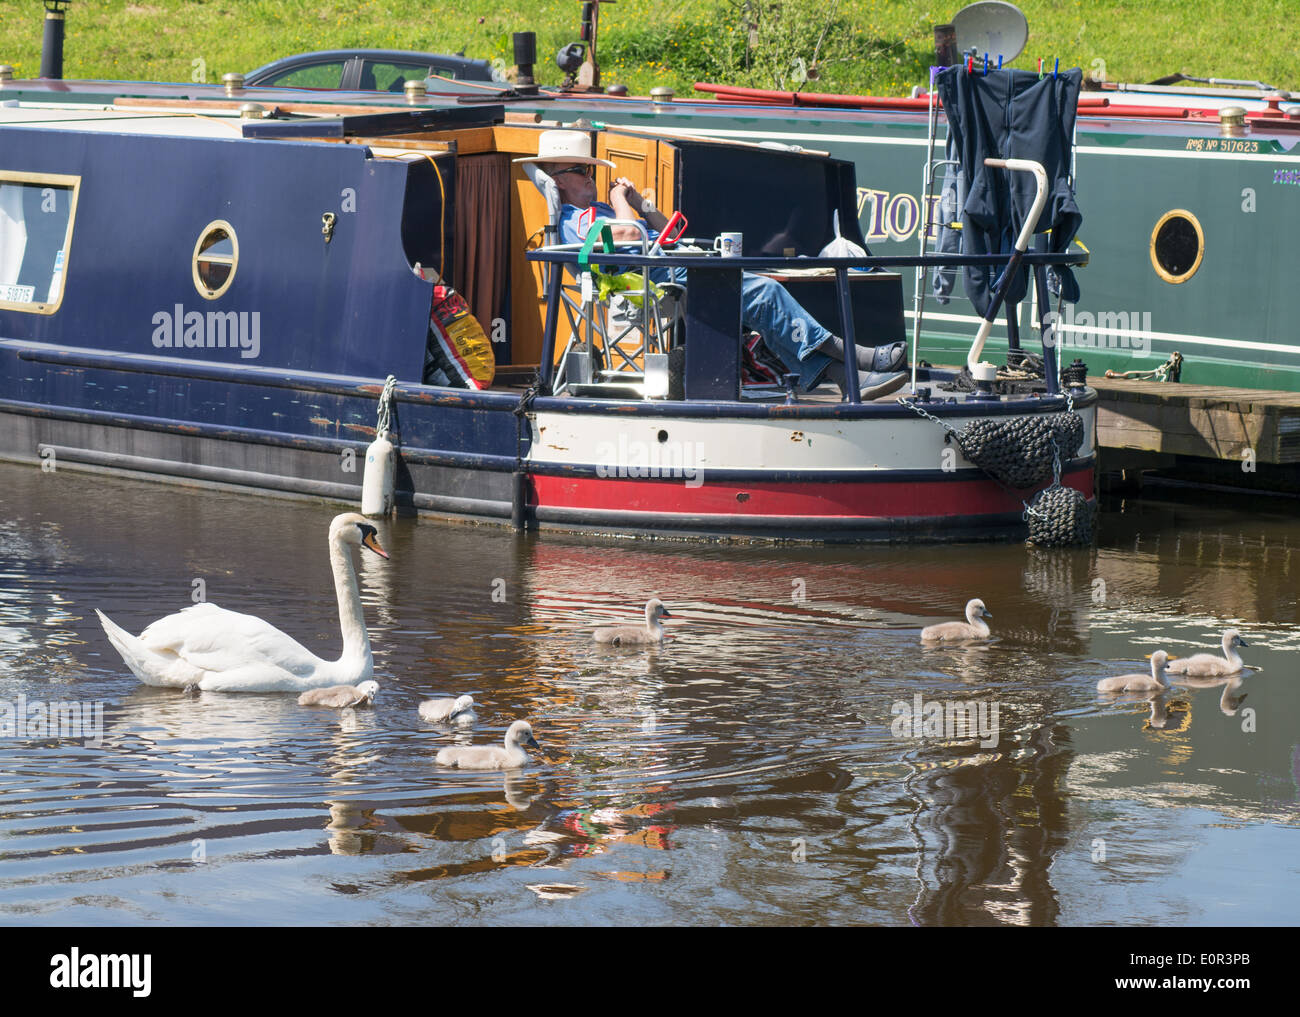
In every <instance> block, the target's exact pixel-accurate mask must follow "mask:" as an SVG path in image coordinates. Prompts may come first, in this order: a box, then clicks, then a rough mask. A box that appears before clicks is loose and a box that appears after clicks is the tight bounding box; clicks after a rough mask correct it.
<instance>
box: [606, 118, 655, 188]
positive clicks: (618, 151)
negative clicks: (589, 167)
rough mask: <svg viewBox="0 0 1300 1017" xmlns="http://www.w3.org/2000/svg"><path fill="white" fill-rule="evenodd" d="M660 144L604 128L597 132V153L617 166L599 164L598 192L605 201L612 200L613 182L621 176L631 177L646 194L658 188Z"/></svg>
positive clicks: (651, 139) (636, 185)
mask: <svg viewBox="0 0 1300 1017" xmlns="http://www.w3.org/2000/svg"><path fill="white" fill-rule="evenodd" d="M658 145H659V143H658V142H657V141H656V140H655V139H654V138H640V137H636V136H634V135H627V134H614V133H612V132H610V131H601V132H600V133H599V134H597V135H596V156H597V158H600V159H608V160H609V161H610V162H612V163H614V165H615V168H614V169H610V168H609V167H608V166H597V167H596V195H597V197H598V198H599V199H600V200H601V201H608V200H609V188H610V185H611V184H612V183H613V182H614V180H616V179H617V178H618V177H627V178H628V179H629V180H631V181H632V183H633V184H634V185H635V187H636V189H637V190H638V191H640V192H641V193H642V194H645V193H646V191H647V190H654V189H656V188H657V183H656V174H657V173H658V170H659V162H658V152H657V149H658Z"/></svg>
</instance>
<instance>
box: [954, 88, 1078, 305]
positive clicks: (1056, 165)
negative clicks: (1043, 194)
mask: <svg viewBox="0 0 1300 1017" xmlns="http://www.w3.org/2000/svg"><path fill="white" fill-rule="evenodd" d="M1082 81H1083V72H1082V71H1080V70H1079V69H1078V68H1077V67H1076V68H1074V69H1073V70H1069V71H1063V72H1061V73H1059V74H1044V75H1043V76H1042V77H1041V78H1040V77H1039V76H1038V75H1037V74H1034V73H1031V72H1029V71H1011V70H1006V71H989V72H988V74H984V73H982V72H981V71H979V70H976V71H975V72H974V73H969V72H967V70H966V68H965V67H947V68H945V69H944V70H942V71H940V72H939V73H938V74H937V75H936V76H935V84H936V85H937V87H938V90H939V98H940V99H941V100H942V101H943V109H944V114H945V116H946V117H947V120H948V135H949V140H950V142H951V145H952V150H953V153H954V158H958V159H960V160H961V168H962V171H963V175H964V177H965V181H966V201H965V204H964V205H963V207H962V209H961V213H962V231H961V233H962V251H963V253H965V254H1009V253H1010V252H1011V250H1012V249H1013V248H1014V247H1015V242H1016V237H1017V236H1018V235H1019V233H1020V228H1021V226H1022V225H1023V224H1024V221H1025V219H1026V218H1027V217H1028V215H1029V212H1030V209H1031V208H1032V207H1033V203H1034V193H1035V190H1036V187H1035V183H1034V176H1033V174H1032V173H1012V172H1009V171H1007V170H1002V169H991V168H989V167H987V166H985V165H984V160H985V159H986V158H993V159H1031V160H1033V161H1034V162H1037V163H1041V164H1042V166H1043V169H1044V170H1046V171H1047V203H1046V204H1045V205H1044V206H1043V211H1042V213H1041V214H1040V216H1039V218H1038V223H1037V225H1036V226H1035V228H1034V232H1035V233H1043V232H1045V231H1047V230H1049V229H1050V230H1051V231H1052V232H1051V237H1050V242H1049V244H1048V247H1047V250H1049V251H1053V252H1064V251H1065V250H1066V249H1067V248H1068V247H1069V246H1070V241H1071V240H1073V239H1074V235H1075V233H1076V232H1077V231H1078V229H1079V223H1080V222H1081V221H1082V219H1083V217H1082V216H1081V215H1080V214H1079V207H1078V205H1076V204H1075V201H1074V188H1073V186H1072V183H1073V181H1072V180H1071V179H1070V151H1071V141H1072V138H1073V137H1074V118H1075V115H1076V113H1077V110H1078V104H1079V88H1080V86H1081V84H1082ZM1053 271H1054V272H1055V273H1057V274H1058V275H1059V285H1060V286H1061V289H1062V292H1063V295H1064V297H1065V299H1066V300H1069V301H1075V300H1077V299H1078V297H1079V286H1078V283H1077V282H1076V281H1075V279H1074V274H1073V273H1072V272H1071V271H1070V270H1069V269H1068V268H1065V267H1060V268H1057V269H1053ZM1001 272H1002V269H1001V268H1000V267H993V268H990V267H988V266H969V267H967V268H966V269H965V270H964V280H965V285H966V295H967V296H968V297H970V299H971V302H972V303H973V304H974V305H975V309H976V310H977V311H978V312H979V314H980V315H981V316H983V315H984V313H985V312H986V311H987V310H988V307H989V304H990V302H991V301H992V298H993V291H994V289H995V287H996V283H997V280H998V276H999V275H1000V274H1001ZM1028 289H1029V270H1028V267H1027V266H1022V267H1021V269H1020V271H1019V272H1017V274H1016V278H1015V279H1013V280H1012V283H1011V287H1010V289H1008V291H1007V295H1006V300H1007V302H1008V303H1017V302H1019V301H1020V300H1023V299H1024V297H1025V294H1026V293H1027V292H1028Z"/></svg>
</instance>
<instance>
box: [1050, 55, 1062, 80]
mask: <svg viewBox="0 0 1300 1017" xmlns="http://www.w3.org/2000/svg"><path fill="white" fill-rule="evenodd" d="M1060 67H1061V58H1060V57H1057V58H1056V60H1055V61H1054V62H1053V63H1052V80H1053V81H1055V80H1056V72H1057V71H1058V70H1059V69H1060Z"/></svg>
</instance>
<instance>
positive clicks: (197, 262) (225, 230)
mask: <svg viewBox="0 0 1300 1017" xmlns="http://www.w3.org/2000/svg"><path fill="white" fill-rule="evenodd" d="M238 267H239V238H238V237H236V236H235V228H234V227H233V226H231V225H230V223H228V222H226V221H225V220H224V219H217V220H216V221H214V222H210V223H208V225H207V226H205V227H203V232H202V233H200V234H199V242H198V243H197V244H195V245H194V288H195V289H197V290H198V291H199V294H200V296H202V297H203V298H204V299H206V300H216V299H217V297H219V296H221V294H223V293H225V292H226V290H228V289H230V284H231V283H232V282H234V281H235V270H236V269H237V268H238Z"/></svg>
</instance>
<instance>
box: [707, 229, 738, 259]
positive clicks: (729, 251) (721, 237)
mask: <svg viewBox="0 0 1300 1017" xmlns="http://www.w3.org/2000/svg"><path fill="white" fill-rule="evenodd" d="M744 248H745V235H744V234H743V233H719V234H718V239H717V240H715V241H713V249H714V250H715V251H717V252H718V253H719V254H721V255H722V256H723V257H724V258H739V257H740V256H741V255H742V254H743V253H744Z"/></svg>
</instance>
